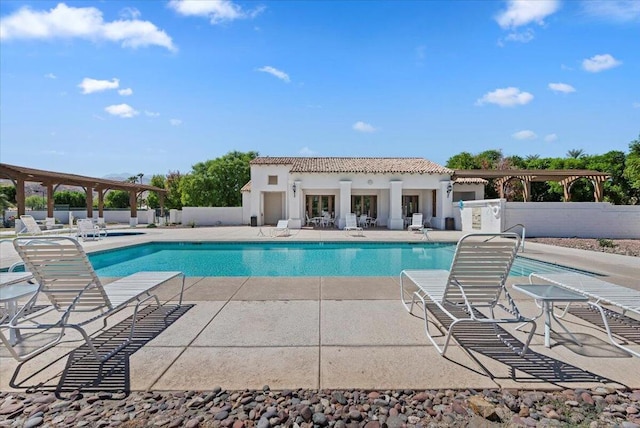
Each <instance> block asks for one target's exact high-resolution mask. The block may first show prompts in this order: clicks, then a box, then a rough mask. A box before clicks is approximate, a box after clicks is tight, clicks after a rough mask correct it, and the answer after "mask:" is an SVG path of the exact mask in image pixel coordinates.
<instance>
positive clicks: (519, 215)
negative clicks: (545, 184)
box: [454, 199, 640, 239]
mask: <svg viewBox="0 0 640 428" xmlns="http://www.w3.org/2000/svg"><path fill="white" fill-rule="evenodd" d="M474 208H475V210H474ZM454 213H455V214H454V215H455V216H456V217H457V218H456V229H458V230H462V231H464V232H499V231H500V230H505V229H508V228H509V227H511V226H514V225H517V224H522V225H524V226H525V228H526V235H527V236H530V237H558V238H571V237H576V238H610V239H640V206H638V205H612V204H610V203H607V202H568V203H563V202H506V201H504V200H500V199H493V200H483V201H465V202H464V203H463V207H462V209H460V206H459V204H456V208H455V209H454ZM474 216H475V218H474ZM478 227H479V229H478ZM514 230H515V231H516V232H517V233H520V230H521V229H520V228H519V227H516V228H515V229H514Z"/></svg>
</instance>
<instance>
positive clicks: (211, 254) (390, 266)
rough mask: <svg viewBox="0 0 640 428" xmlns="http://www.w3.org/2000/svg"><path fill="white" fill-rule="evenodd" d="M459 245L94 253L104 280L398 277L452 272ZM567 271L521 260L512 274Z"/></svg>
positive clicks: (188, 246)
mask: <svg viewBox="0 0 640 428" xmlns="http://www.w3.org/2000/svg"><path fill="white" fill-rule="evenodd" d="M454 250H455V245H454V244H434V243H395V242H393V243H391V242H384V243H380V242H378V243H374V242H371V243H357V244H354V243H338V242H295V243H293V242H288V243H264V242H246V243H221V242H153V243H148V244H142V245H136V246H131V247H124V248H120V249H116V250H109V251H103V252H97V253H91V254H90V255H89V259H90V260H91V263H92V264H93V266H94V268H95V269H96V271H97V273H98V275H100V276H113V277H120V276H126V275H130V274H132V273H135V272H138V271H141V270H146V271H153V270H157V271H169V270H179V271H182V272H184V273H185V275H186V276H396V275H398V274H399V273H400V271H402V269H449V266H450V265H451V260H452V259H453V253H454ZM567 269H568V268H565V267H562V266H557V265H552V264H548V263H542V262H538V261H535V260H531V259H525V258H522V257H519V258H518V259H517V260H516V262H515V263H514V266H513V268H512V269H511V274H512V275H516V276H526V275H529V274H530V273H531V272H533V271H537V272H550V271H564V270H567Z"/></svg>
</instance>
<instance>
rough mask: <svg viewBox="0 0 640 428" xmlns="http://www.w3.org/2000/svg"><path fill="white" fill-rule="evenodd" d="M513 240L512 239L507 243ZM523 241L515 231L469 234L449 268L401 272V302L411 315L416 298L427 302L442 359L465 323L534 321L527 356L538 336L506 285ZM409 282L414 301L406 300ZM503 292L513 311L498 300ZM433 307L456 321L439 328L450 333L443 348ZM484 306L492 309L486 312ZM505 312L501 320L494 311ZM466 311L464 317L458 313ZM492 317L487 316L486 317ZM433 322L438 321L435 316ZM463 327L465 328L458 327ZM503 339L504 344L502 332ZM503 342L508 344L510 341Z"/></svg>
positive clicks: (426, 311) (424, 305)
mask: <svg viewBox="0 0 640 428" xmlns="http://www.w3.org/2000/svg"><path fill="white" fill-rule="evenodd" d="M507 238H509V239H507ZM519 245H520V238H519V237H518V235H516V234H515V233H501V234H484V233H483V234H469V235H465V236H463V237H462V238H461V239H460V240H459V241H458V245H457V246H456V251H455V254H454V256H453V261H452V262H451V268H450V269H449V270H448V271H447V270H403V271H402V272H401V273H400V298H401V300H402V304H403V305H404V307H405V308H406V309H407V311H409V312H411V311H412V310H413V305H414V304H415V303H416V300H419V301H420V304H422V308H423V312H424V325H425V332H426V333H427V338H428V339H429V341H430V342H431V343H432V344H433V346H435V347H436V349H437V350H438V352H439V353H440V354H441V355H444V354H445V353H446V352H447V348H448V346H449V342H450V340H451V338H452V337H453V338H454V339H455V337H454V336H453V331H454V328H456V327H458V325H459V324H464V323H491V324H499V323H518V324H519V323H531V324H532V325H533V328H532V329H531V332H530V333H529V336H528V338H527V340H526V342H525V344H524V346H523V348H522V350H521V351H519V352H518V350H517V349H514V351H516V352H517V353H518V354H520V355H524V353H526V351H527V349H528V347H529V343H530V342H531V339H532V337H533V333H534V332H535V327H536V325H535V322H534V321H533V320H531V319H529V318H526V317H524V316H522V315H521V314H520V312H519V310H518V308H517V306H516V305H515V302H514V301H513V299H511V296H509V293H508V291H507V289H506V287H505V281H506V279H507V276H508V275H509V270H510V269H511V265H512V264H513V261H514V260H515V257H516V253H517V252H518V247H519ZM405 281H409V282H411V283H413V284H414V285H415V286H416V287H417V290H416V291H415V292H414V293H413V294H412V298H411V302H410V304H409V302H408V301H407V300H406V294H405ZM502 294H504V295H505V297H506V300H507V303H508V305H509V306H508V307H507V306H505V305H504V304H503V303H501V302H500V301H499V299H500V297H501V295H502ZM429 304H433V305H435V306H436V307H437V309H438V310H439V312H442V314H444V315H445V316H447V317H448V318H450V319H451V324H449V327H448V328H445V326H444V325H442V326H440V325H439V324H436V325H438V329H439V330H440V331H441V332H443V333H445V339H444V340H445V341H444V345H443V346H441V345H439V344H438V343H437V342H436V340H435V339H434V337H433V336H432V334H431V332H430V331H429V323H430V320H429V318H430V314H429V313H430V309H429V307H428V305H429ZM480 308H484V309H485V310H486V309H488V312H489V314H483V313H481V312H480V311H479V309H480ZM495 308H499V309H501V310H503V311H504V312H505V318H497V317H496V316H495V313H494V309H495ZM461 311H462V313H464V314H465V315H464V317H460V316H459V315H458V313H460V312H461ZM487 315H488V317H487ZM433 320H434V321H437V319H435V317H434V318H433ZM459 328H462V327H459ZM498 337H499V338H500V339H501V340H502V338H501V336H500V334H498ZM503 342H504V343H505V344H506V345H508V346H511V345H509V344H508V343H507V342H506V341H504V340H503Z"/></svg>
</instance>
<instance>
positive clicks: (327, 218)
mask: <svg viewBox="0 0 640 428" xmlns="http://www.w3.org/2000/svg"><path fill="white" fill-rule="evenodd" d="M320 224H321V225H322V227H333V226H335V224H336V222H335V220H334V219H333V217H331V214H329V213H325V214H324V215H323V216H322V220H320Z"/></svg>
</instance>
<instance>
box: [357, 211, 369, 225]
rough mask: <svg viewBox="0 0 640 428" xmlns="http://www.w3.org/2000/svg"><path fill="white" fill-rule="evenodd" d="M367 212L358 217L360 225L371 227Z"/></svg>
mask: <svg viewBox="0 0 640 428" xmlns="http://www.w3.org/2000/svg"><path fill="white" fill-rule="evenodd" d="M367 217H368V216H367V215H366V214H360V218H358V226H360V227H362V228H366V227H369V221H368V220H367Z"/></svg>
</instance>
